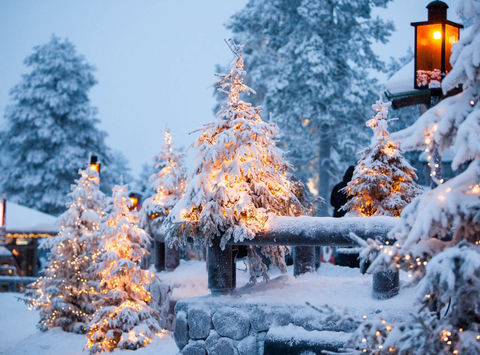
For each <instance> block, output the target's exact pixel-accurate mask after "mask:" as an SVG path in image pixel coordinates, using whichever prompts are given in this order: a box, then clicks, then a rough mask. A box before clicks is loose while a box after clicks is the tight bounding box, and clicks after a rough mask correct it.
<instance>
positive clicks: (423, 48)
mask: <svg viewBox="0 0 480 355" xmlns="http://www.w3.org/2000/svg"><path fill="white" fill-rule="evenodd" d="M443 36H444V34H443V33H442V25H441V24H430V25H420V26H417V48H416V49H417V51H416V53H417V58H416V59H417V67H416V71H417V72H416V83H417V86H419V87H428V86H431V85H430V84H431V83H432V81H434V82H435V83H436V85H439V84H440V81H441V69H442V41H443Z"/></svg>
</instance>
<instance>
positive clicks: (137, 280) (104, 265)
mask: <svg viewBox="0 0 480 355" xmlns="http://www.w3.org/2000/svg"><path fill="white" fill-rule="evenodd" d="M117 189H119V191H117V192H116V191H115V190H114V205H113V206H114V207H113V210H112V213H110V214H109V215H108V217H107V219H106V221H105V225H106V226H108V227H109V228H110V229H109V232H108V233H107V234H106V235H105V236H104V238H105V239H104V243H103V247H104V249H105V254H103V255H104V257H101V258H100V259H101V260H100V261H99V262H100V266H101V268H100V272H99V276H100V280H99V283H100V287H101V289H102V291H101V292H102V293H103V295H104V298H103V299H102V300H101V302H102V304H103V306H104V307H101V308H100V309H99V310H97V312H96V313H95V315H94V316H93V319H94V323H93V324H92V325H91V326H90V329H89V331H88V334H87V339H88V342H87V345H86V348H87V349H90V352H92V353H97V352H103V351H112V350H113V349H115V348H116V347H118V346H121V347H123V346H125V345H124V344H125V343H128V346H126V348H129V349H132V348H133V349H134V348H137V347H142V346H147V345H148V344H149V343H151V342H152V341H153V337H154V336H159V337H162V336H164V335H165V331H164V330H163V329H161V328H160V327H159V325H158V324H155V323H151V324H150V325H149V326H148V328H147V329H144V330H142V331H140V332H137V331H135V330H134V329H133V328H134V326H135V325H136V324H135V323H136V322H135V321H133V320H131V321H130V322H129V323H130V324H128V325H125V324H123V323H124V320H125V317H126V315H127V314H130V315H131V314H134V313H137V314H140V313H141V314H142V317H143V318H145V317H146V313H148V312H150V313H151V316H152V317H154V316H156V311H155V310H153V309H152V308H150V307H149V306H148V304H149V303H150V302H151V301H152V296H151V294H150V292H149V291H148V290H147V289H146V285H148V284H150V283H151V282H152V280H153V279H154V278H155V275H154V274H153V273H151V272H149V271H146V270H142V269H140V267H139V262H140V261H141V258H142V257H143V256H144V254H145V253H146V251H145V250H144V249H143V248H142V246H141V243H142V235H144V236H143V237H144V238H146V235H145V232H144V231H143V230H142V229H141V228H139V227H138V226H137V223H138V214H137V213H136V212H134V211H131V209H130V201H129V199H128V197H127V196H126V194H125V191H122V190H121V188H120V187H119V188H117ZM119 195H120V197H119ZM138 320H140V319H138ZM141 321H144V319H141ZM117 322H120V323H122V325H121V326H120V325H119V324H118V323H117ZM132 323H133V324H132ZM126 327H129V328H130V330H129V331H128V337H127V339H125V336H124V334H125V333H126ZM144 328H145V327H144ZM122 344H123V345H122Z"/></svg>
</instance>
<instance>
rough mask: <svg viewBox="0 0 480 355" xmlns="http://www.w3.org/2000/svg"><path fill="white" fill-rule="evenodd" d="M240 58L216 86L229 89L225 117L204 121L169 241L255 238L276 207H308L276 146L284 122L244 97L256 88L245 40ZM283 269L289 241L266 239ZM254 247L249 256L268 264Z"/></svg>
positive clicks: (278, 211) (170, 220) (280, 211)
mask: <svg viewBox="0 0 480 355" xmlns="http://www.w3.org/2000/svg"><path fill="white" fill-rule="evenodd" d="M232 49H233V51H234V53H235V54H236V59H235V60H234V61H233V63H232V67H231V70H230V72H229V73H228V74H221V75H219V76H220V80H219V81H218V82H217V88H218V89H219V90H220V91H221V92H223V93H225V94H226V95H228V102H227V103H226V104H225V105H224V106H223V107H222V108H221V109H220V110H219V111H218V113H217V116H218V120H216V121H215V122H211V123H209V124H207V125H205V126H204V128H203V131H202V133H201V135H200V137H199V138H198V139H197V141H196V142H195V148H196V149H197V150H198V154H197V157H196V161H195V166H194V170H193V172H194V174H193V177H192V179H191V181H190V182H189V183H188V185H187V188H186V192H185V195H184V197H183V198H182V199H180V200H179V201H178V203H177V204H176V206H175V207H174V209H173V210H172V212H171V213H170V215H169V217H167V219H166V222H165V225H166V229H167V242H169V243H170V244H171V245H172V244H173V245H182V244H185V243H186V241H187V237H189V236H192V237H193V238H194V240H195V241H197V242H200V243H202V244H204V245H211V244H212V243H213V242H214V241H215V243H220V247H221V248H222V249H223V248H224V247H225V245H226V243H227V242H229V241H241V240H245V239H253V238H254V237H255V235H256V234H257V232H259V231H261V230H262V229H263V228H264V226H265V223H266V221H267V219H268V217H269V215H283V216H294V215H298V214H301V213H304V207H303V206H302V204H301V203H300V201H299V198H298V197H297V195H296V194H297V193H298V192H299V191H301V186H300V185H299V184H298V183H296V182H293V181H292V179H291V175H290V174H289V172H288V170H289V168H290V166H289V164H288V163H287V162H286V161H285V159H284V154H283V152H282V151H281V150H279V149H278V148H277V147H276V146H275V138H276V137H277V129H276V127H275V126H274V125H273V124H271V123H266V122H264V121H262V119H261V117H260V113H261V108H260V107H253V106H252V104H250V103H248V102H245V101H242V100H241V95H242V94H253V93H254V91H253V90H252V89H251V88H249V87H248V86H246V85H245V84H244V79H245V75H246V72H245V70H244V68H243V60H242V56H241V53H240V48H239V47H238V46H237V45H232ZM261 250H262V253H263V254H264V255H266V256H267V257H268V258H269V259H270V260H271V261H272V262H273V263H274V264H275V265H277V266H279V267H280V269H281V270H285V263H284V256H285V253H286V251H287V248H286V247H282V246H279V247H276V246H272V247H262V248H261ZM260 259H261V257H260V255H258V254H257V253H256V250H255V249H254V248H250V253H249V261H250V263H249V264H250V271H251V273H252V278H251V281H252V282H254V281H255V276H254V270H253V269H254V268H253V267H252V266H253V265H261V266H262V270H263V275H264V278H268V275H267V270H266V267H265V265H264V264H263V263H262V262H261V260H260Z"/></svg>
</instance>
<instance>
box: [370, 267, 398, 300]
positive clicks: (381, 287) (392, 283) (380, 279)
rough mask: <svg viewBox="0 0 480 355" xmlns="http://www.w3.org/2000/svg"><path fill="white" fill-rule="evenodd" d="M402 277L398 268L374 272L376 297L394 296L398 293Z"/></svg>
mask: <svg viewBox="0 0 480 355" xmlns="http://www.w3.org/2000/svg"><path fill="white" fill-rule="evenodd" d="M399 288H400V278H399V273H398V271H397V270H395V271H393V270H386V271H378V272H376V273H374V274H373V282H372V295H373V297H374V298H376V299H380V300H383V299H387V298H392V297H393V296H396V295H397V294H398V290H399Z"/></svg>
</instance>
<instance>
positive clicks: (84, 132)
mask: <svg viewBox="0 0 480 355" xmlns="http://www.w3.org/2000/svg"><path fill="white" fill-rule="evenodd" d="M25 64H26V65H27V66H28V67H30V68H31V71H30V72H29V73H27V74H25V75H23V77H22V80H21V82H20V83H19V84H18V85H16V86H15V87H14V88H13V89H12V91H11V97H12V100H13V104H12V105H11V106H9V107H7V109H6V111H5V119H6V125H5V128H4V129H3V130H2V132H1V141H2V145H1V147H0V149H1V153H2V155H3V157H2V159H1V162H2V164H5V165H4V166H2V174H0V186H1V188H2V192H3V193H5V194H6V195H7V196H8V197H9V199H11V200H12V201H15V202H18V203H20V204H22V205H25V206H28V207H33V208H36V209H38V210H41V211H43V212H46V213H50V214H54V215H58V214H60V213H63V212H64V211H65V204H66V203H67V195H68V192H69V191H70V185H71V184H73V182H74V181H75V178H76V172H77V171H78V169H81V168H82V167H83V165H84V159H85V157H86V156H88V155H89V154H90V153H92V152H94V153H95V154H97V155H98V156H99V157H100V158H101V159H102V160H103V161H104V162H106V161H107V160H111V159H110V158H109V153H108V148H107V147H106V145H105V136H106V133H105V132H103V131H100V130H99V129H98V128H97V125H98V123H99V120H98V119H97V118H96V117H95V116H96V111H97V110H96V108H94V107H92V106H91V104H90V100H89V98H88V92H89V90H90V89H91V88H92V87H93V86H94V85H95V84H96V80H95V77H94V76H93V67H92V66H91V65H90V64H88V63H87V62H86V61H85V59H84V57H83V56H81V55H79V54H78V53H77V51H76V50H75V47H74V45H73V44H72V43H71V42H70V41H68V40H66V39H65V40H61V39H60V38H58V37H56V36H52V38H51V39H50V41H49V42H48V43H46V44H44V45H40V46H37V47H35V48H34V51H33V53H32V54H31V55H30V56H28V57H27V58H26V59H25ZM107 156H108V157H107ZM104 177H105V172H104Z"/></svg>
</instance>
